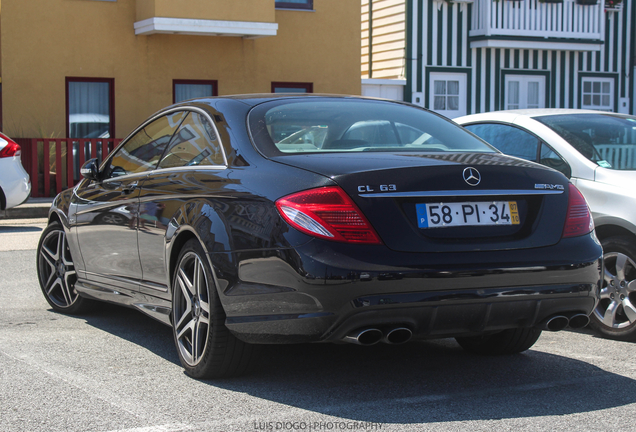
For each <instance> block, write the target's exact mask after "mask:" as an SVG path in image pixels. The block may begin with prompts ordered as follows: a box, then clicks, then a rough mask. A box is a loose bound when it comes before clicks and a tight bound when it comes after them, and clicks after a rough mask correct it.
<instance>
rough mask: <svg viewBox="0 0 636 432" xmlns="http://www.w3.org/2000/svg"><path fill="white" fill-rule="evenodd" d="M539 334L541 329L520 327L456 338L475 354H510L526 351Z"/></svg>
mask: <svg viewBox="0 0 636 432" xmlns="http://www.w3.org/2000/svg"><path fill="white" fill-rule="evenodd" d="M539 336H541V330H539V329H535V328H518V329H508V330H504V331H500V332H497V333H492V334H488V335H482V336H471V337H458V338H455V340H456V341H457V343H458V344H459V345H460V346H461V347H462V348H463V349H465V350H466V351H469V352H472V353H475V354H481V355H509V354H518V353H520V352H523V351H526V350H527V349H529V348H530V347H531V346H532V345H534V344H535V342H536V341H537V340H538V339H539Z"/></svg>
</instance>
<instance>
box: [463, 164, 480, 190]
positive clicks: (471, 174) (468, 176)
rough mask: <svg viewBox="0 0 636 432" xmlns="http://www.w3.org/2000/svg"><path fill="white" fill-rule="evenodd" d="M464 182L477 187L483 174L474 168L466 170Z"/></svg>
mask: <svg viewBox="0 0 636 432" xmlns="http://www.w3.org/2000/svg"><path fill="white" fill-rule="evenodd" d="M464 181H465V182H466V183H468V184H469V185H471V186H477V185H478V184H479V182H480V181H481V174H479V171H477V170H476V169H475V168H473V167H468V168H464Z"/></svg>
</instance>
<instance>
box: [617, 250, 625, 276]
mask: <svg viewBox="0 0 636 432" xmlns="http://www.w3.org/2000/svg"><path fill="white" fill-rule="evenodd" d="M626 264H627V255H625V254H622V253H619V254H617V255H616V277H617V278H618V279H619V280H624V279H625V265H626Z"/></svg>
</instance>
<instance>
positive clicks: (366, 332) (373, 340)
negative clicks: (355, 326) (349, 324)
mask: <svg viewBox="0 0 636 432" xmlns="http://www.w3.org/2000/svg"><path fill="white" fill-rule="evenodd" d="M383 336H384V335H383V334H382V332H381V331H380V330H379V329H376V328H369V329H363V330H357V331H355V332H353V333H350V334H348V335H347V336H345V337H344V338H342V340H343V341H344V342H349V343H353V344H357V345H366V346H369V345H375V344H377V343H378V342H380V341H381V340H382V337H383Z"/></svg>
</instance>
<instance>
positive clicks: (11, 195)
mask: <svg viewBox="0 0 636 432" xmlns="http://www.w3.org/2000/svg"><path fill="white" fill-rule="evenodd" d="M21 154H22V149H21V148H20V146H19V145H18V144H17V143H16V142H14V141H13V140H12V139H11V138H9V137H7V136H6V135H4V134H2V133H0V210H6V209H8V208H11V207H15V206H17V205H19V204H22V203H23V202H24V201H26V199H27V198H28V197H29V194H30V193H31V179H30V178H29V174H27V172H26V171H25V170H24V167H22V161H21V156H20V155H21Z"/></svg>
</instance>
